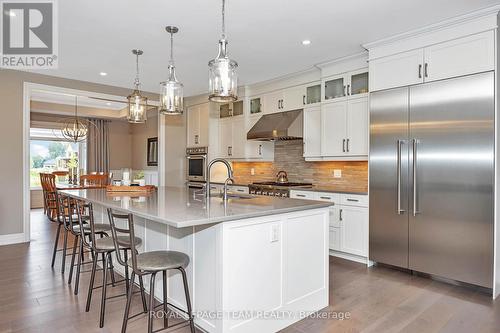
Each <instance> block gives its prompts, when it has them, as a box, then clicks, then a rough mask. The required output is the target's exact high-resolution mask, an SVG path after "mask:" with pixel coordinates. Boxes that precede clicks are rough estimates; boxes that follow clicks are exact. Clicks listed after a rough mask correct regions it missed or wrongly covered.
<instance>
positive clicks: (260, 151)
mask: <svg viewBox="0 0 500 333" xmlns="http://www.w3.org/2000/svg"><path fill="white" fill-rule="evenodd" d="M261 155H262V145H259V156H261Z"/></svg>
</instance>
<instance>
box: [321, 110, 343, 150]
mask: <svg viewBox="0 0 500 333" xmlns="http://www.w3.org/2000/svg"><path fill="white" fill-rule="evenodd" d="M346 124H347V101H335V102H330V103H323V105H321V155H322V156H344V155H345V153H346V138H347V126H346Z"/></svg>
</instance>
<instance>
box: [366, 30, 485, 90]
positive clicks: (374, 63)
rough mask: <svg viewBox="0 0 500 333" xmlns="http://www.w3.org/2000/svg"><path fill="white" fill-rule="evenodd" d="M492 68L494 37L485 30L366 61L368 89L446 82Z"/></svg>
mask: <svg viewBox="0 0 500 333" xmlns="http://www.w3.org/2000/svg"><path fill="white" fill-rule="evenodd" d="M494 68H495V34H494V32H493V31H486V32H482V33H478V34H474V35H470V36H466V37H462V38H457V39H453V40H450V41H445V42H442V43H436V44H434V45H429V46H427V47H424V48H418V49H415V50H411V51H406V52H401V53H397V54H394V55H389V56H385V57H381V58H377V59H372V60H371V61H370V90H371V91H376V90H383V89H390V88H395V87H403V86H409V85H413V84H418V83H423V82H430V81H435V80H442V79H448V78H452V77H457V76H462V75H469V74H474V73H479V72H484V71H489V70H494Z"/></svg>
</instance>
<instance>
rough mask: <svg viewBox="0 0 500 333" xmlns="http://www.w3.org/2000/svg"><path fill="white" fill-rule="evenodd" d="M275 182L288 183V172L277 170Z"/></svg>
mask: <svg viewBox="0 0 500 333" xmlns="http://www.w3.org/2000/svg"><path fill="white" fill-rule="evenodd" d="M276 183H279V184H285V183H288V174H287V173H286V171H283V170H281V171H279V172H278V174H277V175H276Z"/></svg>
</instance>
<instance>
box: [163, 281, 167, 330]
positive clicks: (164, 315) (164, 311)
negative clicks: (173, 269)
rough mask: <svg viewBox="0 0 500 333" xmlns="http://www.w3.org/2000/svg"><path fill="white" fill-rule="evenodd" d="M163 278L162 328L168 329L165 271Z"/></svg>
mask: <svg viewBox="0 0 500 333" xmlns="http://www.w3.org/2000/svg"><path fill="white" fill-rule="evenodd" d="M162 274H163V276H162V278H163V281H162V282H163V327H168V316H167V312H168V304H167V302H168V300H167V294H168V289H167V271H163V272H162Z"/></svg>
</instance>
